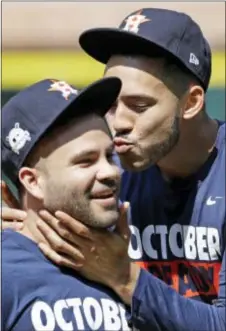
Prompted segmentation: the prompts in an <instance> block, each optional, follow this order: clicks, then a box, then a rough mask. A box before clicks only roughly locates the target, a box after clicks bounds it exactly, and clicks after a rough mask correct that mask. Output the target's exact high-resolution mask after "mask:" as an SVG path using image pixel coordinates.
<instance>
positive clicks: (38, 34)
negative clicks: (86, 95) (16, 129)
mask: <svg viewBox="0 0 226 331" xmlns="http://www.w3.org/2000/svg"><path fill="white" fill-rule="evenodd" d="M142 7H163V8H168V9H175V10H178V11H184V12H186V13H188V14H190V15H191V16H192V17H193V18H194V19H195V20H196V21H197V22H198V23H199V24H200V26H201V28H202V29H203V32H204V34H205V35H206V37H207V39H208V40H209V42H210V44H211V47H212V50H213V74H212V79H211V88H210V90H209V92H208V95H207V106H208V111H209V113H210V114H211V115H212V116H213V117H216V118H220V119H223V118H225V3H222V2H221V3H220V2H205V3H203V2H170V3H168V2H122V3H119V2H68V3H67V2H3V3H2V104H4V103H5V102H6V101H7V100H8V98H9V97H11V96H12V95H13V94H14V93H16V92H17V91H18V90H20V89H21V88H23V87H25V86H26V85H29V84H31V83H34V82H35V81H37V80H40V79H43V78H46V77H49V78H59V79H64V80H67V81H68V82H70V83H72V84H74V85H76V86H77V87H83V86H85V85H86V84H88V83H90V82H91V81H93V80H95V79H97V78H99V77H101V76H102V73H103V65H102V64H100V63H98V62H96V61H94V60H92V59H91V58H90V57H88V56H87V55H85V54H84V53H83V52H82V51H81V50H80V49H79V45H78V36H79V34H80V33H81V32H82V31H83V30H85V29H87V28H92V27H97V26H117V25H118V23H119V22H120V21H121V20H122V19H123V17H124V16H125V15H127V14H128V13H129V12H131V11H133V10H136V9H139V8H142Z"/></svg>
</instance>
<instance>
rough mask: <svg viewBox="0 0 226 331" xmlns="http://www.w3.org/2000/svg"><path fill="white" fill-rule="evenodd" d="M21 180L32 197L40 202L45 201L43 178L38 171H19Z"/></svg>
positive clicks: (29, 169) (31, 169)
mask: <svg viewBox="0 0 226 331" xmlns="http://www.w3.org/2000/svg"><path fill="white" fill-rule="evenodd" d="M19 180H20V182H21V184H22V185H23V187H24V188H25V190H26V191H27V192H29V194H30V195H32V196H33V197H34V198H36V199H38V200H43V190H42V185H41V176H40V173H39V171H38V170H37V169H34V168H29V167H22V168H21V169H20V170H19Z"/></svg>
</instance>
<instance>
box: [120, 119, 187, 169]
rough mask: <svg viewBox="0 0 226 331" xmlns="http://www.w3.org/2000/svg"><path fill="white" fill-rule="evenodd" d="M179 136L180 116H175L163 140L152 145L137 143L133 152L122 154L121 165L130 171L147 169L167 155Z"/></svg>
mask: <svg viewBox="0 0 226 331" xmlns="http://www.w3.org/2000/svg"><path fill="white" fill-rule="evenodd" d="M179 138H180V129H179V117H178V116H175V117H174V118H173V121H172V124H171V126H170V128H169V129H168V130H167V132H166V133H165V137H164V139H163V140H162V141H160V142H156V143H153V144H152V145H149V144H150V142H147V143H146V144H145V146H142V145H139V144H137V145H136V146H135V148H134V149H132V150H131V152H128V153H126V154H125V155H120V161H121V165H122V167H123V168H125V169H126V170H128V171H133V172H139V171H143V170H146V169H147V168H149V167H150V166H152V165H155V164H157V163H158V162H159V161H160V160H161V159H163V158H164V157H165V156H167V155H168V154H169V153H170V152H171V151H172V149H173V148H174V147H175V146H176V144H177V143H178V141H179Z"/></svg>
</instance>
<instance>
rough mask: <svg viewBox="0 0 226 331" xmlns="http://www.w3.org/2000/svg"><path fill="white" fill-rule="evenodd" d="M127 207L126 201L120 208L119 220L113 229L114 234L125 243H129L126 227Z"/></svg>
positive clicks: (128, 232) (128, 231)
mask: <svg viewBox="0 0 226 331" xmlns="http://www.w3.org/2000/svg"><path fill="white" fill-rule="evenodd" d="M129 206H130V204H129V202H127V201H126V202H124V203H123V204H122V205H121V206H120V210H119V219H118V221H117V224H116V228H115V232H116V233H118V234H119V235H120V237H122V238H123V239H124V240H125V241H126V242H127V243H129V240H130V230H129V226H128V210H129Z"/></svg>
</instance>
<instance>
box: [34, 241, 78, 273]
mask: <svg viewBox="0 0 226 331" xmlns="http://www.w3.org/2000/svg"><path fill="white" fill-rule="evenodd" d="M39 248H40V249H41V251H42V252H43V254H44V255H45V256H46V257H47V258H48V259H50V260H51V261H52V262H54V263H55V264H57V265H59V266H61V267H66V268H71V269H75V270H78V269H79V268H80V267H81V266H82V264H81V263H76V262H75V261H73V260H72V259H71V258H70V257H69V256H66V255H65V256H63V255H59V254H58V253H57V252H55V251H54V250H53V249H52V248H51V247H49V246H48V245H47V244H44V243H40V244H39Z"/></svg>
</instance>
